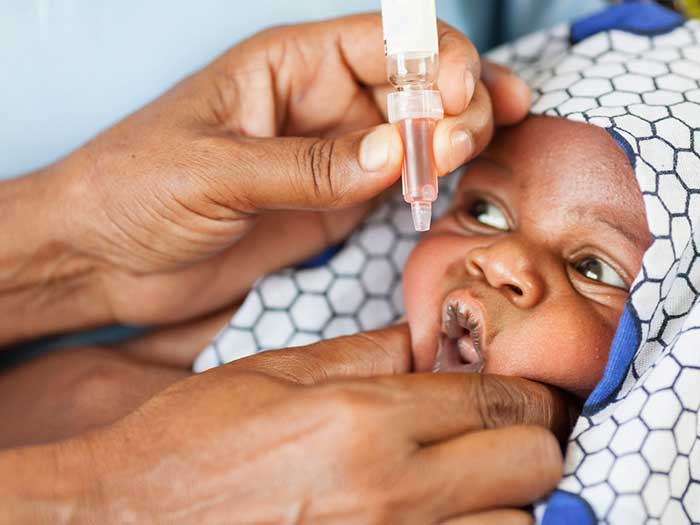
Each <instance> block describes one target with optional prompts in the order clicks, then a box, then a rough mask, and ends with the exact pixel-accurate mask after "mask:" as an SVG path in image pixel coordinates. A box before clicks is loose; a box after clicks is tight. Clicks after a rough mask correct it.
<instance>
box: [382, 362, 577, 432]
mask: <svg viewBox="0 0 700 525" xmlns="http://www.w3.org/2000/svg"><path fill="white" fill-rule="evenodd" d="M385 381H386V382H388V383H389V384H391V385H393V386H394V387H395V388H398V389H400V390H402V391H404V392H405V393H406V395H405V396H402V399H403V401H402V402H401V403H395V404H394V405H393V406H392V407H391V409H390V415H389V416H388V417H391V419H392V421H394V423H393V424H396V425H400V426H404V429H405V431H406V432H407V434H408V435H410V436H411V437H412V438H413V439H414V440H415V441H416V442H418V443H421V444H425V443H432V442H436V441H443V440H446V439H450V438H453V437H456V436H458V435H460V434H464V433H466V432H472V431H475V430H483V429H490V428H496V427H504V426H510V425H521V424H522V425H537V426H541V427H544V428H547V429H549V430H551V431H552V433H554V435H556V436H557V438H559V440H560V441H564V440H565V439H566V438H567V437H568V435H569V433H570V431H571V428H572V427H573V424H574V422H575V420H576V417H577V416H578V407H577V402H576V401H575V400H574V399H573V398H572V397H571V396H569V395H568V394H565V393H564V392H562V391H561V390H559V389H556V388H554V387H551V386H548V385H544V384H541V383H535V382H533V381H529V380H527V379H522V378H518V377H506V376H497V375H491V374H414V375H410V376H400V377H391V378H386V379H385Z"/></svg>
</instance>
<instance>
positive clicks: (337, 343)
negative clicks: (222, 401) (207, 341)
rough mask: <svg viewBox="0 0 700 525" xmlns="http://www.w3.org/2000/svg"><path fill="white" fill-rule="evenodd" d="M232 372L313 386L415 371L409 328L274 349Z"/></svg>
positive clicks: (231, 367)
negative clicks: (412, 369) (259, 374)
mask: <svg viewBox="0 0 700 525" xmlns="http://www.w3.org/2000/svg"><path fill="white" fill-rule="evenodd" d="M227 366H228V369H229V370H236V371H251V372H253V371H254V372H260V373H264V374H266V375H271V376H274V377H277V378H279V379H284V380H287V381H291V382H293V383H298V384H303V385H310V384H316V383H321V382H323V381H327V380H329V379H335V378H362V377H373V376H377V375H383V376H384V375H392V374H403V373H407V372H410V371H411V368H412V361H411V338H410V335H409V332H408V326H407V325H405V324H402V325H394V326H390V327H388V328H384V329H381V330H373V331H369V332H360V333H358V334H355V335H349V336H344V337H338V338H336V339H326V340H324V341H321V342H318V343H315V344H312V345H308V346H300V347H296V348H287V349H284V350H271V351H269V352H262V353H260V354H256V355H253V356H251V357H247V358H245V359H241V360H240V361H234V362H233V363H230V364H229V365H227Z"/></svg>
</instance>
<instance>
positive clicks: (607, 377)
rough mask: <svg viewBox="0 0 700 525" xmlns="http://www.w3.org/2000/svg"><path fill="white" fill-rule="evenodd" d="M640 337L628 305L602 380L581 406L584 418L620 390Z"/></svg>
mask: <svg viewBox="0 0 700 525" xmlns="http://www.w3.org/2000/svg"><path fill="white" fill-rule="evenodd" d="M640 336H641V334H640V330H639V322H638V320H637V318H636V316H635V315H634V314H633V312H632V309H631V307H630V305H629V303H628V304H627V305H626V306H625V309H624V310H623V312H622V317H621V318H620V323H619V324H618V326H617V332H616V333H615V338H614V339H613V342H612V348H611V349H610V356H609V357H608V364H607V366H606V367H605V372H604V373H603V378H602V379H601V380H600V382H599V383H598V385H597V386H596V387H595V389H594V390H593V392H592V393H591V395H590V396H589V397H588V400H587V401H586V404H585V405H584V406H583V415H584V416H590V415H591V414H594V413H596V412H598V411H599V410H600V409H601V408H603V407H605V406H606V405H607V404H608V403H609V402H610V401H611V400H612V399H613V398H614V396H615V395H616V394H617V392H618V391H619V390H620V387H621V386H622V382H623V381H624V379H625V375H627V370H629V367H630V364H631V363H632V358H633V357H634V354H635V352H636V351H637V348H638V347H639V340H640Z"/></svg>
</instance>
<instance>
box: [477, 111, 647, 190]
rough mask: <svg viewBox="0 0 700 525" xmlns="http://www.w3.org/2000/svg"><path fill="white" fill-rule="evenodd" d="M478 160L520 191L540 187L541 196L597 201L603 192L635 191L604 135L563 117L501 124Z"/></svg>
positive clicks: (626, 165)
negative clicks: (572, 197) (574, 197)
mask: <svg viewBox="0 0 700 525" xmlns="http://www.w3.org/2000/svg"><path fill="white" fill-rule="evenodd" d="M481 160H482V161H483V162H485V163H491V164H493V165H494V171H495V172H500V174H501V177H502V178H503V179H504V182H505V181H508V182H510V183H511V185H514V186H516V187H517V188H519V189H520V190H521V191H522V192H523V193H533V192H535V190H546V192H545V195H542V196H543V197H545V196H546V195H550V196H551V197H554V196H561V195H560V194H561V193H564V194H566V195H569V196H571V194H572V193H576V194H577V195H578V197H580V198H582V199H583V198H590V199H593V200H598V199H600V198H601V197H604V198H607V197H605V194H606V193H608V190H610V191H612V192H613V193H615V194H619V193H620V191H619V190H620V189H622V188H624V189H625V190H627V191H628V192H629V191H638V186H637V182H636V178H635V175H634V170H633V168H632V165H631V164H630V161H629V159H628V158H627V156H626V154H625V152H624V150H623V149H622V147H621V146H620V145H619V144H618V143H617V142H616V141H615V140H614V139H613V137H612V136H611V135H610V134H609V133H607V132H606V131H605V130H603V129H601V128H599V127H596V126H592V125H589V124H584V123H580V122H573V121H570V120H566V119H563V118H557V117H544V116H529V117H528V118H526V119H525V120H524V121H523V122H521V123H520V124H517V125H515V126H511V127H508V128H502V129H501V130H499V131H498V132H497V134H496V136H495V138H494V141H493V143H492V145H491V146H490V147H489V148H488V149H487V150H486V151H485V152H484V154H483V157H482V159H481ZM540 193H541V192H540Z"/></svg>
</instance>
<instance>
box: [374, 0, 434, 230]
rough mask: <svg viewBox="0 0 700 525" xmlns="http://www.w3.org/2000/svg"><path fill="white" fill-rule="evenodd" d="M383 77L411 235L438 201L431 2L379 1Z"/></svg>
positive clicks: (427, 219) (424, 223) (426, 225)
mask: <svg viewBox="0 0 700 525" xmlns="http://www.w3.org/2000/svg"><path fill="white" fill-rule="evenodd" d="M382 23H383V26H384V52H385V54H386V60H387V76H388V78H389V82H390V83H391V84H392V85H393V86H394V87H395V88H396V91H394V92H392V93H390V94H389V95H388V98H387V111H388V114H389V122H391V123H395V124H397V125H398V128H399V131H400V132H401V138H402V139H403V145H404V161H403V168H402V174H401V181H402V186H403V197H404V200H405V201H406V202H407V203H409V204H410V205H411V215H412V217H413V225H414V227H415V229H416V231H421V232H422V231H427V230H429V229H430V221H431V217H432V204H433V202H434V201H435V199H437V196H438V185H437V168H436V166H435V157H434V154H433V135H434V134H435V124H436V123H437V121H438V120H440V119H442V118H443V117H444V111H443V108H442V99H441V98H440V92H439V91H437V90H436V89H435V83H436V82H437V75H438V33H437V16H436V12H435V0H382Z"/></svg>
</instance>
